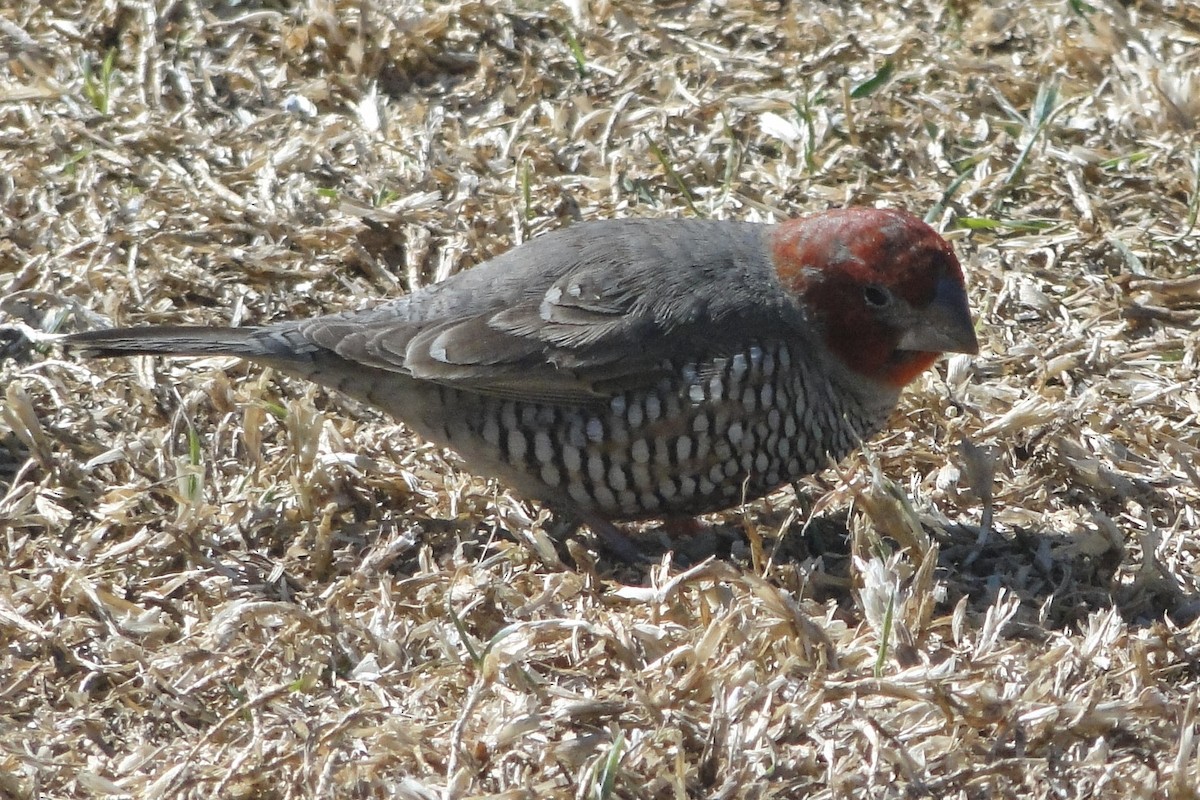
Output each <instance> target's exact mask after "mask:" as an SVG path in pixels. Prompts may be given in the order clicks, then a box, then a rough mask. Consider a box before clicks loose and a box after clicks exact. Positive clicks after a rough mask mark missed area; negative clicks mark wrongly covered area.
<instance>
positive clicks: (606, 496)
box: [595, 483, 617, 511]
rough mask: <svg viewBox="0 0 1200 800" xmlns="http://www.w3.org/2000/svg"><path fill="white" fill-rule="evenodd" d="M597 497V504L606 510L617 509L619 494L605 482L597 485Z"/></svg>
mask: <svg viewBox="0 0 1200 800" xmlns="http://www.w3.org/2000/svg"><path fill="white" fill-rule="evenodd" d="M595 498H596V505H598V506H600V507H601V508H603V509H605V510H606V511H616V510H617V496H616V495H615V494H613V493H612V491H611V490H610V489H609V488H608V487H607V486H605V485H604V484H602V483H601V484H598V485H597V486H596V493H595Z"/></svg>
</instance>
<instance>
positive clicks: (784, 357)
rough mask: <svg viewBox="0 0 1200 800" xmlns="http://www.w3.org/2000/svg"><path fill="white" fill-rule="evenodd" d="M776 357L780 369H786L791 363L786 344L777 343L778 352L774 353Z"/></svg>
mask: <svg viewBox="0 0 1200 800" xmlns="http://www.w3.org/2000/svg"><path fill="white" fill-rule="evenodd" d="M776 357H777V358H778V359H779V366H780V368H781V369H785V370H786V369H787V368H788V367H790V366H791V365H792V352H791V351H790V350H788V347H787V345H786V344H781V345H779V352H778V353H777V354H776Z"/></svg>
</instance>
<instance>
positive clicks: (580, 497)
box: [567, 481, 592, 507]
mask: <svg viewBox="0 0 1200 800" xmlns="http://www.w3.org/2000/svg"><path fill="white" fill-rule="evenodd" d="M567 494H569V495H570V496H571V499H572V500H574V501H575V502H576V503H579V505H581V506H585V507H586V506H590V505H591V504H592V498H591V496H590V495H589V494H588V493H587V489H586V488H584V485H583V484H582V483H579V482H577V481H571V483H570V484H569V485H568V486H567Z"/></svg>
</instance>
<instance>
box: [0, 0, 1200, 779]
mask: <svg viewBox="0 0 1200 800" xmlns="http://www.w3.org/2000/svg"><path fill="white" fill-rule="evenodd" d="M0 55H2V56H3V57H2V58H0V226H2V227H0V231H2V235H0V325H8V326H25V328H26V329H28V330H33V331H43V332H53V331H58V332H64V331H73V330H82V329H87V328H93V327H102V326H109V325H115V324H143V323H164V322H197V323H199V322H205V323H222V324H224V323H232V324H251V323H255V322H261V321H267V320H277V319H283V318H288V317H297V316H303V315H311V314H316V313H320V312H323V311H333V310H339V309H347V308H356V307H360V306H364V305H367V304H370V303H372V302H374V301H377V300H378V299H379V298H383V297H388V296H396V295H400V294H403V293H405V292H407V291H410V290H411V289H414V288H416V287H419V286H422V285H425V284H427V283H430V282H433V281H437V280H440V279H441V278H444V277H446V276H447V275H450V274H452V273H454V272H456V271H458V270H460V269H467V268H469V267H470V266H471V265H472V264H475V263H478V262H480V261H482V260H484V259H486V258H488V257H490V256H493V255H495V254H498V253H500V252H503V251H505V250H507V249H508V248H510V247H512V246H513V245H515V244H517V243H520V242H521V241H524V240H526V239H529V238H531V237H533V236H536V235H539V234H541V233H544V232H546V231H549V230H553V229H555V228H559V227H561V226H564V225H569V224H572V223H573V222H575V221H577V220H585V219H598V218H610V217H624V216H656V217H670V216H683V217H722V218H737V219H746V220H769V219H782V218H786V217H789V216H795V215H798V214H802V213H806V212H809V211H815V210H820V209H824V208H827V207H830V206H841V205H847V204H862V205H882V206H895V207H904V208H908V209H910V210H912V211H914V212H916V213H917V214H920V215H923V216H925V217H926V218H927V219H928V220H929V221H930V222H931V224H933V225H934V226H935V227H936V228H938V229H939V230H942V231H944V233H945V235H946V236H947V237H948V238H949V239H950V240H951V241H952V243H953V245H954V247H955V249H956V250H957V252H958V253H959V255H960V257H961V259H962V261H963V264H964V267H965V269H966V272H967V275H968V282H969V284H970V295H971V300H972V304H973V307H974V309H975V312H976V315H977V319H978V333H979V337H980V341H981V345H982V351H981V353H980V354H979V356H977V357H973V358H972V357H965V356H958V357H955V358H952V359H949V360H945V361H943V362H941V363H940V364H939V365H937V367H936V368H935V369H934V370H933V371H931V372H930V373H929V374H928V375H926V376H924V377H922V378H921V379H920V380H918V381H917V383H916V384H915V385H914V386H913V387H911V388H910V389H909V390H908V391H907V392H906V394H905V396H904V399H903V401H902V405H901V407H900V409H899V410H898V411H897V413H896V414H895V417H894V419H893V421H892V424H891V425H890V426H889V428H888V430H887V431H886V432H885V433H884V434H882V435H880V436H879V437H877V438H876V439H875V440H874V441H872V442H871V443H870V444H869V445H868V446H867V447H865V448H864V451H863V452H861V453H859V454H856V455H855V456H853V457H851V458H850V459H847V460H846V461H845V462H843V463H842V464H841V465H840V466H839V467H837V468H836V469H830V470H827V471H826V472H824V473H822V474H820V475H817V476H815V477H814V478H812V479H810V480H806V481H804V482H802V483H801V484H800V485H798V486H797V487H794V488H791V487H789V488H787V489H785V490H781V491H780V492H778V493H776V494H775V495H773V496H772V497H770V498H768V499H767V500H766V501H763V502H760V503H757V504H754V505H751V506H749V507H747V508H743V509H736V510H733V511H730V512H727V513H725V514H723V515H718V516H715V517H712V518H709V519H708V521H709V522H711V523H713V527H712V528H711V530H709V531H707V532H705V533H703V534H701V535H699V536H698V537H696V538H694V539H690V540H687V541H679V540H670V539H668V538H667V537H666V534H665V533H664V532H663V531H662V530H661V529H660V527H659V526H657V525H655V524H653V523H650V524H648V525H646V526H644V528H645V530H644V531H642V532H641V533H640V534H639V535H640V537H641V539H640V541H642V542H643V544H644V547H645V548H646V550H647V552H651V553H656V554H657V553H664V558H663V561H662V563H661V564H660V565H658V566H655V567H653V568H639V567H631V566H628V565H624V564H621V563H616V562H614V561H613V560H612V559H611V558H608V557H607V556H605V555H604V554H603V552H602V551H600V550H598V549H597V547H596V546H595V542H594V541H593V540H592V539H591V538H590V537H589V536H588V535H582V536H580V537H578V538H576V539H572V540H569V541H568V542H557V543H556V542H555V541H553V540H552V538H551V536H552V532H553V531H552V527H553V526H552V525H551V523H550V520H549V517H548V516H547V515H546V514H545V513H544V512H543V511H542V510H541V509H539V508H538V507H536V506H535V505H532V504H530V503H527V502H525V501H524V500H522V499H520V498H517V497H514V496H512V495H510V494H508V493H507V492H506V491H505V489H504V487H502V486H500V485H498V484H496V483H495V482H493V481H489V480H486V479H484V478H480V477H478V476H473V475H471V474H469V473H467V472H465V471H463V469H462V467H461V465H459V464H458V463H457V462H456V460H455V459H454V457H453V456H452V455H451V454H448V453H445V452H443V451H441V450H439V449H437V448H434V447H431V446H428V445H426V444H423V443H421V442H419V441H417V440H415V439H414V438H413V437H412V436H411V435H410V434H409V433H408V432H407V431H406V430H405V429H404V428H403V426H400V425H397V424H396V423H395V422H394V421H392V420H389V419H386V418H384V417H383V416H382V415H380V414H379V413H376V412H374V411H372V410H370V409H367V408H363V407H360V406H358V405H357V404H355V403H353V402H352V401H349V400H346V399H344V398H340V397H337V396H333V395H331V394H328V393H326V392H324V391H322V390H318V389H315V388H313V387H311V386H309V385H306V384H304V383H302V382H299V381H293V380H288V379H286V378H283V377H280V376H277V375H272V374H271V373H270V372H269V371H265V370H263V369H260V368H256V367H250V366H247V365H245V364H241V363H238V362H235V361H232V360H229V359H211V358H210V359H199V360H161V359H158V360H154V359H147V358H136V359H116V360H111V361H91V362H88V361H83V360H80V359H78V358H74V357H67V356H64V355H63V353H62V351H61V349H59V348H58V347H56V346H54V345H53V344H52V343H49V342H47V341H44V340H43V341H41V342H40V343H39V344H38V345H37V346H36V347H32V348H31V347H26V346H22V342H21V341H19V340H18V339H17V338H16V337H15V336H13V335H11V334H8V335H5V336H3V337H0V341H2V342H4V343H7V345H8V346H6V347H0V350H3V351H4V352H3V355H4V356H5V357H4V359H3V360H0V797H3V798H95V797H136V798H157V797H170V798H174V797H195V798H213V797H231V798H295V797H321V798H325V797H372V798H373V797H389V798H412V799H424V798H479V797H503V798H543V797H547V798H549V797H554V798H664V799H665V798H671V799H672V800H676V799H681V798H691V797H698V798H701V797H702V798H768V797H771V798H795V797H809V798H852V797H853V798H858V797H871V798H876V797H895V798H901V797H903V798H915V797H934V798H939V800H941V799H942V798H945V799H946V800H949V799H950V798H981V799H982V798H1004V797H1014V798H1015V797H1020V798H1091V797H1112V798H1129V797H1158V798H1195V797H1197V796H1198V795H1200V790H1198V789H1197V786H1198V784H1200V752H1198V749H1197V733H1198V726H1197V698H1198V694H1197V689H1198V683H1200V621H1198V619H1200V586H1198V583H1200V579H1198V575H1197V567H1196V564H1197V558H1198V556H1200V540H1198V536H1197V532H1198V530H1200V458H1198V454H1200V423H1198V418H1200V381H1198V378H1197V376H1198V373H1200V333H1198V332H1197V331H1198V329H1200V324H1198V322H1200V224H1198V222H1197V213H1198V210H1200V143H1198V142H1200V135H1198V133H1197V127H1198V125H1200V5H1197V4H1196V3H1195V2H1194V0H1174V1H1172V0H1147V1H1146V2H1139V1H1138V0H1132V1H1131V2H1116V0H1053V1H1051V0H1031V1H1029V2H1026V1H1025V0H995V2H990V3H976V2H966V1H964V0H958V1H957V2H956V1H955V0H950V1H949V2H938V1H937V0H929V1H928V2H900V1H899V0H896V1H895V2H882V1H881V2H867V3H863V4H859V3H851V2H837V1H836V0H834V1H833V2H828V3H795V2H793V3H777V2H750V1H749V0H725V2H717V1H715V0H714V2H663V3H649V2H645V3H639V2H621V1H620V0H591V1H590V2H589V0H574V2H563V3H538V2H528V1H526V2H511V3H479V2H446V3H433V2H430V3H404V2H398V1H395V2H392V1H389V0H356V1H355V2H346V1H344V0H309V1H308V2H288V0H281V1H280V2H253V1H251V2H233V1H232V0H229V2H216V3H209V2H203V3H197V2H188V1H187V0H159V1H158V2H156V3H150V2H142V1H141V0H100V1H99V2H93V0H76V1H75V2H69V1H68V0H62V1H60V0H55V1H53V2H48V3H39V2H30V1H28V0H25V1H23V0H17V2H16V3H15V5H14V4H12V3H6V4H4V5H3V6H2V7H0ZM35 338H36V337H35ZM668 548H676V549H677V550H678V551H679V552H680V553H681V559H680V561H684V562H686V563H689V564H692V566H690V567H681V566H678V565H677V564H678V563H679V562H672V561H671V560H670V558H669V557H667V556H666V552H667V550H668ZM710 556H711V557H710Z"/></svg>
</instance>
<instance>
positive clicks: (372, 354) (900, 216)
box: [64, 208, 978, 556]
mask: <svg viewBox="0 0 1200 800" xmlns="http://www.w3.org/2000/svg"><path fill="white" fill-rule="evenodd" d="M64 342H65V344H66V345H67V346H68V347H71V348H75V349H78V350H80V351H82V352H84V353H85V354H88V355H93V356H119V355H134V354H167V355H182V356H212V355H229V356H240V357H242V358H246V359H249V360H251V361H256V362H259V363H262V364H267V365H270V366H271V367H274V368H275V369H278V370H280V371H282V372H284V373H287V374H289V375H294V376H298V377H301V378H307V379H309V380H312V381H315V382H317V383H319V384H321V385H323V386H327V387H329V388H331V389H335V390H337V391H339V392H343V393H345V394H347V395H350V396H351V397H354V398H357V399H359V400H361V401H364V402H366V403H370V404H371V405H374V406H377V407H379V408H381V409H383V410H384V411H386V412H388V413H389V414H391V415H392V416H394V417H396V418H397V419H399V420H401V421H403V422H404V423H405V424H406V425H408V426H409V427H410V428H411V429H412V430H414V431H415V432H416V433H418V434H420V435H421V436H422V437H424V438H426V439H428V440H430V441H433V442H437V443H438V444H441V445H444V446H446V447H449V448H451V449H453V450H455V451H457V452H458V454H459V455H460V456H461V457H462V458H463V460H464V461H465V462H466V465H467V466H468V467H469V468H470V469H471V470H473V471H475V472H478V473H480V474H483V475H492V476H495V477H497V478H500V479H501V480H502V481H504V482H506V483H507V484H509V485H510V486H512V487H513V488H514V489H516V490H517V491H518V492H521V493H523V494H525V495H527V496H529V497H532V498H536V499H538V500H540V501H542V502H544V503H546V504H548V505H549V506H550V507H551V508H552V509H555V510H557V511H559V512H562V513H565V514H567V515H568V516H569V517H571V518H574V519H577V520H580V521H583V522H585V523H586V524H588V525H589V526H590V527H592V529H593V530H594V531H595V532H596V533H597V534H598V535H600V536H601V537H602V538H603V539H604V540H605V541H606V542H607V543H608V544H609V545H610V546H611V547H613V549H615V550H616V551H617V552H618V553H619V554H621V555H625V556H629V555H630V554H631V545H630V543H629V541H628V540H627V539H625V537H624V535H623V534H621V533H620V531H619V530H618V529H617V528H616V527H615V526H614V525H613V524H612V523H613V521H617V520H632V519H639V518H646V517H656V516H662V517H687V516H693V515H696V514H701V513H704V512H708V511H714V510H718V509H722V508H727V507H729V506H731V505H734V504H736V503H738V502H739V501H741V500H743V499H746V500H753V499H756V498H759V497H762V496H763V495H765V494H767V493H769V492H770V491H772V490H773V489H775V488H777V487H779V486H781V485H783V484H785V483H788V482H791V481H794V480H796V479H798V478H800V477H802V476H804V475H807V474H809V473H812V472H815V471H816V470H818V469H821V468H822V467H824V466H825V465H826V464H828V463H829V461H830V459H834V460H837V459H841V458H842V457H844V456H845V455H846V454H847V453H849V452H850V451H851V450H853V449H854V448H855V447H857V446H858V444H859V443H860V442H861V441H863V440H865V439H867V438H869V437H870V436H872V435H874V434H875V433H876V432H877V431H878V430H879V429H880V428H881V427H882V426H883V425H884V424H885V422H886V421H887V418H888V416H889V414H890V412H891V411H892V409H893V408H894V407H895V405H896V401H897V399H898V397H899V395H900V390H901V389H902V388H903V387H904V386H905V384H907V383H909V382H910V381H912V380H913V379H914V378H916V377H917V376H918V375H919V374H920V373H921V372H922V371H923V370H925V369H927V368H928V367H929V366H930V365H932V364H933V362H934V361H935V360H936V359H937V358H938V357H939V356H940V355H941V354H942V353H946V352H958V353H975V352H977V349H978V345H977V342H976V339H975V333H974V330H973V327H972V321H971V314H970V310H969V308H968V306H967V295H966V290H965V288H964V286H963V273H962V269H961V267H960V266H959V263H958V259H957V258H955V256H954V253H953V251H952V250H951V249H950V246H949V245H948V244H947V243H946V241H945V240H944V239H942V237H941V236H939V235H938V234H937V233H936V232H935V231H934V230H933V229H932V228H930V227H929V226H928V225H926V224H925V223H924V222H922V221H921V220H919V219H918V218H916V217H914V216H913V215H911V214H908V213H906V212H903V211H895V210H883V209H872V208H846V209H840V210H832V211H826V212H824V213H819V214H814V215H811V216H807V217H803V218H799V219H794V220H790V221H787V222H784V223H781V224H778V225H761V224H753V223H740V222H717V221H706V220H642V219H626V220H612V221H603V222H591V223H583V224H578V225H573V226H571V227H568V228H566V229H565V230H561V231H558V232H555V233H551V234H547V235H545V236H541V237H538V238H537V239H534V240H533V241H530V242H527V243H525V244H523V245H521V246H520V247H517V248H516V249H514V250H511V251H510V252H508V253H505V254H504V255H501V256H498V257H496V258H493V259H491V260H490V261H487V262H485V263H483V264H480V265H478V266H476V267H474V268H472V269H470V270H467V271H465V272H462V273H459V274H457V275H455V276H453V277H451V278H449V279H448V280H445V281H443V282H441V283H438V284H435V285H432V286H429V287H426V288H424V289H422V290H420V291H417V292H414V293H413V294H411V295H409V296H407V297H402V298H400V299H398V300H393V301H391V302H388V303H385V304H383V305H380V306H377V307H375V308H373V309H369V310H365V311H351V312H347V313H342V314H331V315H328V316H320V317H315V318H313V319H307V320H297V321H288V322H279V323H275V324H272V325H265V326H261V327H249V328H209V327H177V326H164V327H144V328H127V329H117V330H100V331H89V332H86V333H79V334H73V335H70V336H68V337H66V338H65V340H64Z"/></svg>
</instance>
